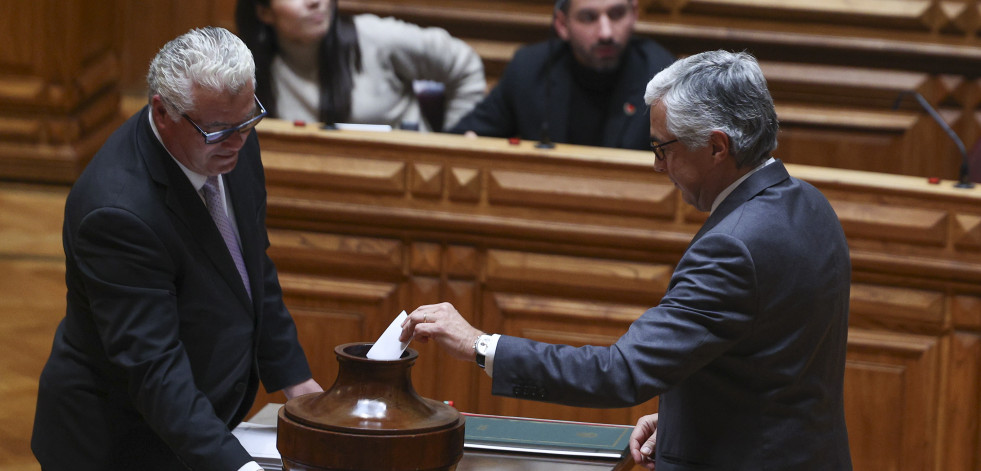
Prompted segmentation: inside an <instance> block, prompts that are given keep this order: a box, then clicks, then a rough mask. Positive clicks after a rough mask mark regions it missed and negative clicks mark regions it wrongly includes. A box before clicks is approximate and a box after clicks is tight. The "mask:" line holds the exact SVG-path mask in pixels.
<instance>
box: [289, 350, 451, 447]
mask: <svg viewBox="0 0 981 471" xmlns="http://www.w3.org/2000/svg"><path fill="white" fill-rule="evenodd" d="M371 345H372V344H371V343H348V344H343V345H338V346H337V347H336V348H334V353H335V354H336V355H337V361H338V364H339V371H338V373H337V380H336V381H335V382H334V385H333V386H332V387H331V388H330V389H328V390H327V391H325V392H322V393H314V394H306V395H303V396H299V397H295V398H293V399H290V400H289V401H287V403H286V406H285V407H284V409H283V412H284V414H285V415H286V416H287V417H288V418H290V419H292V420H294V421H296V422H298V423H301V424H303V425H306V426H308V427H313V428H317V429H324V430H331V431H336V432H344V433H353V434H365V435H373V434H386V435H391V434H418V433H425V432H431V431H434V430H440V429H446V428H451V427H456V426H458V425H459V423H460V420H461V418H462V416H461V415H460V413H459V412H458V411H457V410H456V409H454V408H452V407H450V406H448V405H446V404H444V403H442V402H439V401H435V400H432V399H426V398H423V397H420V396H419V395H418V394H416V392H415V389H413V387H412V381H411V378H410V375H409V371H410V368H411V366H412V365H413V364H414V363H415V361H416V358H417V357H418V356H419V354H418V352H416V351H415V350H413V349H411V348H409V349H406V351H405V352H403V353H402V357H401V358H399V359H397V360H372V359H369V358H368V357H367V356H366V355H367V353H368V350H369V349H370V348H371Z"/></svg>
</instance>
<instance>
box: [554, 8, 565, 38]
mask: <svg viewBox="0 0 981 471" xmlns="http://www.w3.org/2000/svg"><path fill="white" fill-rule="evenodd" d="M552 27H553V28H555V34H557V35H558V36H559V38H561V39H562V40H563V41H568V40H569V16H568V15H566V14H565V12H564V11H562V10H555V15H552Z"/></svg>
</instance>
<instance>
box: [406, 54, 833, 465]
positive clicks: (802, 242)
mask: <svg viewBox="0 0 981 471" xmlns="http://www.w3.org/2000/svg"><path fill="white" fill-rule="evenodd" d="M645 102H646V103H647V104H648V105H649V106H650V122H651V146H652V148H653V150H654V155H655V157H656V159H655V167H654V168H655V170H656V171H658V172H666V173H667V175H668V177H669V178H670V179H671V181H672V182H674V184H675V186H677V187H678V189H679V191H680V192H681V194H682V196H683V197H684V200H685V201H686V202H688V203H689V204H691V205H692V206H694V207H695V208H697V209H699V210H700V211H709V212H710V215H709V217H708V220H706V222H705V224H704V225H703V226H702V228H701V229H700V230H699V231H698V233H697V234H696V235H695V237H694V238H693V239H692V242H691V244H690V245H689V246H688V248H687V250H686V251H685V253H684V255H683V256H682V258H681V260H680V261H679V262H678V266H677V267H676V269H675V272H674V274H673V276H672V278H671V282H670V284H669V286H668V290H667V292H666V293H665V295H664V297H663V298H662V299H661V303H660V304H659V305H658V306H656V307H654V308H651V309H649V310H648V311H647V312H645V313H644V314H643V315H642V316H641V317H640V318H638V319H637V320H636V321H635V322H634V323H633V325H631V327H630V329H629V330H628V331H627V332H626V333H625V334H624V335H623V336H622V337H621V338H620V339H619V340H618V341H617V342H616V343H615V344H613V345H611V346H608V347H597V346H585V347H581V348H574V347H571V346H567V345H551V344H546V343H541V342H534V341H531V340H527V339H522V338H517V337H512V336H507V335H486V334H484V333H483V332H481V331H479V330H477V329H475V328H473V327H472V326H470V324H469V323H467V322H466V321H465V320H464V319H463V318H462V317H461V316H460V315H459V313H458V312H457V311H456V309H455V308H454V307H453V306H452V305H450V304H447V303H442V304H436V305H428V306H421V307H419V308H418V309H416V310H415V311H413V313H412V314H411V315H410V316H409V318H408V320H407V321H406V322H405V324H404V330H403V333H402V337H403V338H404V339H406V338H409V337H410V336H413V335H414V336H415V338H416V339H417V340H420V341H423V342H425V341H428V340H429V339H434V340H435V341H436V342H437V343H438V344H439V345H441V346H442V347H444V348H445V349H447V350H448V351H449V352H450V353H451V354H452V355H453V356H455V357H457V358H460V359H469V360H471V361H472V360H475V359H476V362H477V363H478V364H479V365H480V366H482V367H485V369H486V371H487V373H488V374H490V375H491V376H492V377H493V393H494V394H497V395H503V396H512V397H519V398H528V399H534V400H540V401H547V402H554V403H560V404H567V405H576V406H583V407H627V406H631V405H635V404H640V403H642V402H645V401H647V400H649V399H651V398H653V397H655V396H659V398H660V399H659V400H660V402H659V414H653V415H650V416H646V417H643V418H642V419H641V420H640V421H639V422H638V425H637V427H636V428H635V429H634V433H633V435H632V436H631V440H630V449H631V453H632V455H633V457H634V459H635V460H636V461H637V462H638V463H640V464H642V465H644V466H646V467H647V468H649V469H654V465H655V463H656V465H657V469H658V470H659V471H674V470H692V469H700V470H701V469H726V470H759V469H793V470H798V471H799V470H842V469H844V470H848V469H851V457H850V452H849V448H848V435H847V432H846V430H845V417H844V407H843V392H842V389H843V382H844V366H845V342H846V337H847V332H848V295H849V286H850V277H851V275H850V273H851V265H850V261H849V254H848V246H847V244H846V241H845V236H844V233H843V231H842V229H841V224H840V223H839V221H838V218H837V216H836V215H835V213H834V211H833V210H832V208H831V206H830V205H829V204H828V201H827V199H825V197H824V196H823V195H821V193H820V192H818V191H817V190H816V189H815V188H814V187H812V186H811V185H809V184H807V183H804V182H802V181H800V180H798V179H796V178H793V177H791V176H790V175H789V174H788V173H787V170H786V168H785V167H784V165H783V164H782V163H781V162H780V161H778V160H775V159H773V158H772V157H771V156H770V155H771V153H772V151H773V150H774V149H775V148H776V145H777V128H778V125H777V117H776V113H775V112H774V109H773V100H772V98H771V97H770V93H769V91H768V90H767V87H766V80H765V79H764V77H763V73H762V71H761V70H760V68H759V65H758V64H757V62H756V60H755V59H754V58H753V57H752V56H750V55H748V54H745V53H736V54H733V53H729V52H725V51H713V52H706V53H702V54H698V55H695V56H691V57H688V58H686V59H682V60H680V61H677V62H676V63H674V64H673V65H672V66H670V67H668V68H667V69H665V70H664V71H662V72H660V73H659V74H657V75H656V76H655V77H654V79H653V80H651V81H650V83H649V84H648V86H647V92H646V94H645ZM652 452H654V453H652Z"/></svg>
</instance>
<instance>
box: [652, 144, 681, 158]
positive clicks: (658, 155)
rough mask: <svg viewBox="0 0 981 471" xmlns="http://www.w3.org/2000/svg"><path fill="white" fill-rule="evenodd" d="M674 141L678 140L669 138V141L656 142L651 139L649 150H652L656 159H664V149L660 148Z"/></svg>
mask: <svg viewBox="0 0 981 471" xmlns="http://www.w3.org/2000/svg"><path fill="white" fill-rule="evenodd" d="M675 142H678V140H677V139H671V140H670V141H668V142H665V143H658V142H657V141H655V140H654V139H651V150H652V151H654V158H655V159H657V160H664V151H663V150H661V148H662V147H664V146H666V145H668V144H674V143H675Z"/></svg>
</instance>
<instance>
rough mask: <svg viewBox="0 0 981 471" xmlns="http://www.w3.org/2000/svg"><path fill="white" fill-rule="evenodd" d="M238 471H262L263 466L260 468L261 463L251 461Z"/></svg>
mask: <svg viewBox="0 0 981 471" xmlns="http://www.w3.org/2000/svg"><path fill="white" fill-rule="evenodd" d="M238 471H262V466H259V463H256V462H255V461H249V462H248V463H245V464H243V465H242V467H241V468H238Z"/></svg>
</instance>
